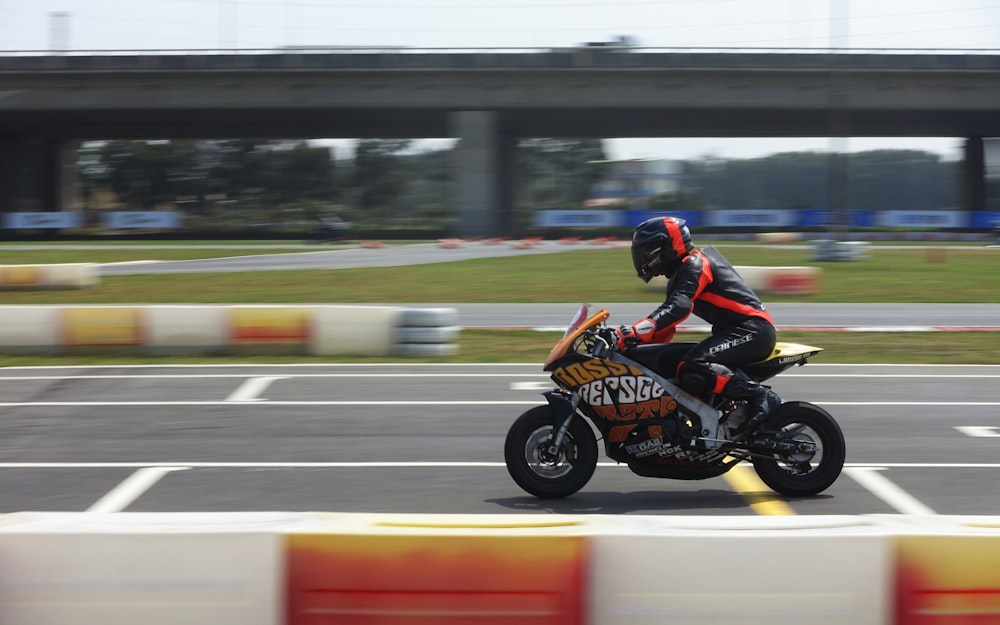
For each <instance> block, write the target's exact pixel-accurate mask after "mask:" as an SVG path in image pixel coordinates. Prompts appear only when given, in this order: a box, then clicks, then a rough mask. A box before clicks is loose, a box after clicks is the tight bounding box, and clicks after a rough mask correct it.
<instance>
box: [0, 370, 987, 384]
mask: <svg viewBox="0 0 1000 625" xmlns="http://www.w3.org/2000/svg"><path fill="white" fill-rule="evenodd" d="M0 371H2V369H0ZM251 375H252V374H250V373H205V374H194V373H177V374H154V373H150V374H124V373H123V374H121V375H117V374H99V375H18V376H3V375H0V382H4V381H7V380H14V381H24V380H192V379H194V380H200V379H223V380H225V379H232V378H240V379H243V378H246V377H248V376H251ZM386 375H387V374H385V373H289V374H287V375H282V376H279V377H281V378H384V377H385V376H386ZM391 375H392V377H394V378H530V377H532V376H535V377H540V378H548V377H549V374H547V373H538V374H532V373H392V374H391ZM860 377H865V376H860ZM931 377H946V376H931ZM954 377H961V378H971V377H976V376H966V375H963V376H954ZM984 377H990V376H984ZM993 377H1000V375H998V376H993Z"/></svg>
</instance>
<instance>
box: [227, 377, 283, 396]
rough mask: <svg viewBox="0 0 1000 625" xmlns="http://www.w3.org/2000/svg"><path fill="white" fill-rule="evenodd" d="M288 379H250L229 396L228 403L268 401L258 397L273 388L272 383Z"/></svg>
mask: <svg viewBox="0 0 1000 625" xmlns="http://www.w3.org/2000/svg"><path fill="white" fill-rule="evenodd" d="M285 379H287V378H286V377H284V376H261V377H259V378H250V379H248V380H247V381H246V382H244V383H243V384H241V385H240V387H239V388H237V389H236V390H235V391H233V392H232V393H230V394H229V397H227V398H226V401H237V402H239V401H266V400H265V399H261V398H260V397H258V395H260V394H261V393H263V392H264V389H266V388H267V387H268V386H271V383H272V382H275V381H277V380H285Z"/></svg>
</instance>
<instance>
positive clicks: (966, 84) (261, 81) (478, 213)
mask: <svg viewBox="0 0 1000 625" xmlns="http://www.w3.org/2000/svg"><path fill="white" fill-rule="evenodd" d="M755 136H757V137H795V136H840V137H863V136H900V137H904V136H905V137H912V136H953V137H966V138H967V142H966V160H965V199H964V204H965V206H964V208H966V209H969V210H979V209H982V208H984V207H985V190H984V184H983V172H984V157H983V143H982V139H983V138H984V137H994V136H1000V54H958V53H955V54H945V53H939V54H927V53H917V54H896V53H887V52H880V53H861V52H850V51H829V52H815V51H813V52H794V51H784V52H781V51H774V52H767V53H765V52H702V51H673V50H655V49H622V48H611V49H607V48H588V47H584V48H572V49H556V50H461V51H433V50H412V49H380V50H365V49H360V50H338V49H334V50H314V51H306V50H287V51H281V52H274V51H268V52H251V51H245V52H241V53H237V54H216V53H195V52H184V53H172V54H171V53H159V54H143V53H133V54H127V53H82V54H69V55H31V54H10V53H8V55H6V56H0V189H6V190H7V191H0V211H12V210H25V208H22V207H25V206H34V207H35V208H34V209H33V210H38V209H39V207H41V208H44V209H46V210H60V209H62V208H63V207H64V205H65V203H66V199H65V193H64V192H63V191H62V190H63V189H65V188H66V179H67V177H68V176H69V175H70V173H69V172H71V171H72V163H71V162H70V161H71V155H72V150H71V146H72V145H74V142H76V141H79V140H87V139H112V138H131V139H143V138H147V139H151V138H156V139H164V138H227V137H228V138H232V137H258V138H295V137H301V138H318V137H372V138H376V137H380V138H390V137H395V138H421V137H456V138H459V139H460V142H459V144H458V148H457V150H456V151H457V158H456V160H455V163H456V165H455V180H456V181H457V184H456V196H455V198H454V209H455V210H456V211H457V212H458V214H460V216H461V223H462V227H461V229H462V232H461V234H493V233H504V232H507V231H509V230H510V228H511V227H512V223H513V205H514V188H515V185H516V181H515V180H514V175H513V171H514V168H513V166H512V161H513V153H514V146H515V145H516V143H517V140H518V139H520V138H524V137H755Z"/></svg>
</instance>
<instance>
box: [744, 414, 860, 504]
mask: <svg viewBox="0 0 1000 625" xmlns="http://www.w3.org/2000/svg"><path fill="white" fill-rule="evenodd" d="M763 430H764V432H762V433H761V435H760V436H759V437H758V438H760V439H763V440H765V441H766V440H767V439H772V440H774V441H776V442H779V443H793V446H794V451H782V452H774V453H769V454H766V455H763V456H760V455H755V456H754V457H753V458H752V462H753V468H754V470H755V471H756V472H757V475H758V476H759V477H760V479H761V481H763V482H764V483H765V484H767V485H768V486H769V487H770V488H771V489H773V490H774V491H775V492H778V493H781V494H782V495H787V496H791V497H808V496H811V495H815V494H817V493H821V492H823V491H824V490H826V489H827V488H829V487H830V485H831V484H833V483H834V482H835V481H836V480H837V477H838V476H840V471H841V469H843V468H844V458H845V457H846V454H847V447H846V444H845V443H844V434H843V432H841V430H840V426H839V425H837V422H836V421H834V419H833V417H832V416H831V415H830V413H829V412H827V411H826V410H823V409H822V408H820V407H819V406H815V405H813V404H810V403H807V402H788V403H786V404H782V405H781V407H779V408H778V410H777V411H775V413H774V414H773V415H772V416H771V417H769V418H768V421H767V423H766V424H765V425H764V428H763Z"/></svg>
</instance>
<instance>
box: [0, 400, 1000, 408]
mask: <svg viewBox="0 0 1000 625" xmlns="http://www.w3.org/2000/svg"><path fill="white" fill-rule="evenodd" d="M233 403H235V402H232V401H228V400H204V401H25V402H0V408H22V407H30V406H37V407H73V406H78V407H84V408H86V407H112V406H149V407H152V406H226V405H232V404H233ZM246 403H247V405H258V406H537V405H540V404H541V403H542V400H538V401H530V400H528V401H525V400H450V401H448V400H421V401H418V400H409V399H401V400H357V401H352V400H310V401H296V400H289V401H285V400H281V401H278V400H268V401H264V402H246ZM813 403H814V404H818V405H820V406H925V407H926V406H942V407H951V408H958V407H971V406H1000V401H938V402H933V401H815V400H814V401H813Z"/></svg>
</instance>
